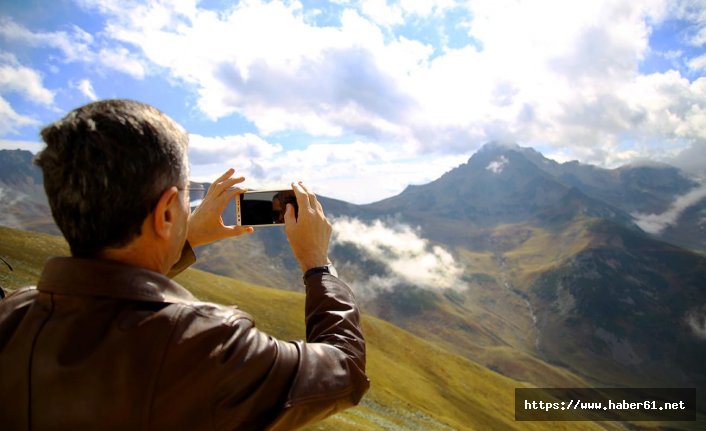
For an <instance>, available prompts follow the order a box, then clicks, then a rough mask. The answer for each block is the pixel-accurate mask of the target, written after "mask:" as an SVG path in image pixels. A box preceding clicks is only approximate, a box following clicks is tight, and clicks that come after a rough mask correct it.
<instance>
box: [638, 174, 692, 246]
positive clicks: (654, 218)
mask: <svg viewBox="0 0 706 431" xmlns="http://www.w3.org/2000/svg"><path fill="white" fill-rule="evenodd" d="M703 199H706V185H702V186H701V187H698V188H696V189H694V190H692V191H690V192H688V193H686V194H684V195H682V196H678V197H677V198H676V199H674V202H672V204H671V205H670V207H669V209H668V210H667V211H665V212H663V213H662V214H642V213H635V214H632V216H633V217H634V218H635V223H637V225H638V226H640V228H642V230H644V231H645V232H649V233H653V234H656V235H658V234H659V233H660V232H662V231H663V230H664V229H666V228H667V227H669V226H672V225H674V224H675V223H676V222H677V221H678V220H679V217H680V216H681V214H682V213H683V212H684V211H685V210H686V209H687V208H689V207H690V206H692V205H694V204H697V203H699V202H700V201H701V200H703Z"/></svg>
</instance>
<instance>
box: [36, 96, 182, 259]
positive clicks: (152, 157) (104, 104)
mask: <svg viewBox="0 0 706 431" xmlns="http://www.w3.org/2000/svg"><path fill="white" fill-rule="evenodd" d="M41 135H42V139H43V140H44V142H45V143H46V148H44V149H43V150H42V151H41V152H40V153H39V154H38V155H37V157H36V158H35V160H34V163H35V164H36V165H38V166H39V167H40V168H41V169H42V171H43V173H44V190H45V191H46V193H47V197H48V199H49V205H50V206H51V211H52V215H53V216H54V220H55V221H56V224H57V225H58V226H59V229H60V230H61V232H62V233H63V234H64V237H65V238H66V241H67V242H68V243H69V246H70V247H71V254H72V255H74V256H78V257H90V256H95V255H96V254H98V253H99V252H100V251H101V250H103V249H105V248H108V247H121V246H124V245H126V244H127V243H129V242H130V241H131V240H132V239H133V238H134V237H136V236H139V235H140V234H141V227H142V223H143V221H144V220H145V217H147V215H148V214H149V213H150V212H151V211H152V209H153V208H154V206H155V205H156V204H157V201H158V200H159V198H160V196H161V195H162V193H163V192H164V190H166V189H167V188H168V187H171V186H180V187H184V186H185V185H186V183H187V178H188V166H187V165H186V164H187V161H186V147H187V143H188V135H187V134H186V132H185V131H184V130H183V129H182V128H181V127H180V126H179V125H178V124H177V123H176V122H174V120H172V119H171V118H169V117H167V116H166V115H165V114H163V113H162V112H160V111H159V110H157V109H156V108H154V107H152V106H149V105H146V104H144V103H140V102H135V101H132V100H104V101H99V102H94V103H90V104H88V105H84V106H81V107H80V108H77V109H75V110H73V111H71V112H70V113H69V114H67V115H66V116H65V117H64V118H62V119H61V120H59V121H57V122H55V123H53V124H50V125H48V126H46V127H45V128H44V129H42V131H41Z"/></svg>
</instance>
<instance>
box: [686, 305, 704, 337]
mask: <svg viewBox="0 0 706 431" xmlns="http://www.w3.org/2000/svg"><path fill="white" fill-rule="evenodd" d="M684 321H685V322H686V324H687V326H688V327H689V329H691V332H692V333H693V334H694V335H695V336H696V337H697V338H700V339H702V340H706V305H704V306H703V307H701V309H695V310H691V311H690V312H688V313H686V316H684Z"/></svg>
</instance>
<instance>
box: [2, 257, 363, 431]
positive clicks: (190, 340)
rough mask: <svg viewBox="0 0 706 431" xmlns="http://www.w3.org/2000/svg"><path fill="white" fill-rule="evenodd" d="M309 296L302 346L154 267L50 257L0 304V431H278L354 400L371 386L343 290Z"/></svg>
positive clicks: (310, 289)
mask: <svg viewBox="0 0 706 431" xmlns="http://www.w3.org/2000/svg"><path fill="white" fill-rule="evenodd" d="M186 251H187V252H186V253H185V254H184V256H185V257H183V258H182V261H180V263H179V264H178V265H177V266H178V267H179V268H178V269H183V268H184V267H186V266H188V264H190V263H191V262H193V252H191V250H190V248H187V249H186ZM306 291H307V295H306V306H305V308H306V310H305V313H306V335H307V340H306V342H302V341H297V342H283V341H280V340H277V339H275V338H273V337H271V336H269V335H267V334H265V333H263V332H261V331H259V330H258V329H257V328H255V325H254V322H253V319H252V317H251V316H249V315H248V314H246V313H244V312H242V311H240V310H237V309H235V308H231V307H225V306H221V305H216V304H210V303H203V302H199V301H198V300H196V299H195V298H194V297H193V296H192V295H191V294H190V293H189V292H188V291H187V290H185V289H184V288H183V287H181V286H179V285H178V284H177V283H175V282H173V281H171V280H170V279H169V278H167V277H164V276H162V275H160V274H158V273H155V272H152V271H149V270H146V269H141V268H136V267H132V266H127V265H124V264H120V263H117V262H112V261H106V260H97V259H78V258H68V257H63V258H52V259H50V260H49V261H48V262H47V264H46V266H45V268H44V271H43V273H42V275H41V278H40V280H39V284H38V285H37V288H36V289H35V288H25V289H20V290H18V291H16V292H14V293H13V294H12V295H10V296H8V298H6V299H4V300H2V301H0V428H1V429H3V430H5V431H11V430H169V431H175V430H214V429H215V430H236V429H237V430H262V429H272V430H282V429H293V428H296V427H298V426H301V425H303V424H305V423H307V422H311V421H314V420H318V419H322V418H324V417H326V416H328V415H330V414H333V413H335V412H337V411H340V410H342V409H344V408H346V407H349V406H352V405H355V404H357V403H358V402H359V401H360V399H361V397H362V396H363V394H364V393H365V391H366V390H367V389H368V386H369V381H368V379H367V377H366V376H365V342H364V340H363V335H362V332H361V326H360V317H359V312H358V307H357V306H356V303H355V299H354V297H353V294H352V293H351V291H350V289H349V288H348V287H347V286H346V285H345V284H344V283H343V282H341V281H340V280H339V279H337V278H336V277H333V276H330V275H326V274H324V275H322V274H318V275H312V276H311V277H309V279H308V280H306Z"/></svg>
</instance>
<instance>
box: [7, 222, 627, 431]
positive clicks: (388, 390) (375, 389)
mask: <svg viewBox="0 0 706 431" xmlns="http://www.w3.org/2000/svg"><path fill="white" fill-rule="evenodd" d="M0 236H2V238H3V241H2V242H1V243H0V255H2V256H4V257H5V258H7V259H8V260H9V261H11V262H13V264H14V266H15V267H16V268H17V271H16V272H13V273H7V272H3V271H0V284H2V285H3V286H4V287H5V288H10V289H15V288H18V287H21V286H25V285H32V284H35V283H36V280H37V278H38V274H39V272H40V271H41V269H42V267H43V264H44V261H45V259H46V258H48V257H49V256H52V255H66V254H67V253H68V247H67V245H66V243H65V242H64V241H63V240H62V239H61V238H59V237H56V236H49V235H45V234H41V233H33V232H26V231H21V230H15V229H9V228H4V227H0ZM176 281H177V282H179V283H180V284H182V285H183V286H185V287H186V288H187V289H189V290H190V291H191V292H192V293H194V294H195V295H196V296H197V297H198V298H200V299H201V300H204V301H214V302H218V303H221V304H234V305H235V304H237V306H239V307H240V308H242V309H243V310H245V311H247V312H248V313H250V314H252V315H253V316H254V317H255V321H256V324H257V326H258V327H259V328H261V329H262V330H264V331H266V332H268V333H269V334H271V335H273V336H276V337H278V338H281V339H302V338H303V337H304V324H303V322H304V315H303V310H304V295H302V294H300V293H294V292H287V291H282V290H277V289H271V288H266V287H262V286H256V285H251V284H248V283H243V282H241V281H236V280H233V279H231V278H226V277H221V276H217V275H213V274H210V273H206V272H203V271H199V270H194V269H187V270H186V271H185V272H183V273H182V274H180V275H179V276H178V277H177V278H176ZM362 320H363V330H364V333H365V337H366V346H367V354H368V361H367V374H368V376H369V377H370V379H371V381H372V385H371V389H370V391H369V392H368V393H367V394H366V395H365V397H364V398H363V400H362V402H361V404H360V405H359V406H357V407H355V408H353V409H349V410H346V411H344V412H343V413H339V414H337V415H334V416H332V417H330V418H328V419H326V420H325V421H323V422H320V423H317V424H314V425H311V426H309V427H307V428H306V429H308V430H323V431H325V430H336V431H340V430H342V431H347V430H359V431H366V430H371V429H399V430H440V431H441V430H453V429H457V430H461V429H464V430H466V429H468V430H579V431H583V430H586V431H588V430H595V431H598V430H625V429H626V428H625V427H624V426H623V425H622V424H619V423H615V424H611V423H607V424H600V425H599V424H597V423H591V422H515V420H514V391H515V388H516V387H525V386H526V385H525V384H524V383H521V382H517V381H514V380H512V379H509V378H507V377H504V376H502V375H500V374H497V373H495V372H493V371H490V370H488V369H486V368H485V367H482V366H480V365H479V364H477V363H475V362H473V361H471V360H469V359H466V358H463V357H461V356H458V355H454V354H452V353H449V352H447V351H445V350H443V349H441V348H439V347H438V346H436V345H434V344H433V343H429V342H427V341H425V340H423V339H421V338H419V337H417V336H415V335H412V334H410V333H409V332H406V331H403V330H401V329H399V328H397V327H395V326H393V325H390V324H389V323H387V322H385V321H382V320H380V319H377V318H375V317H372V316H370V315H363V319H362Z"/></svg>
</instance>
